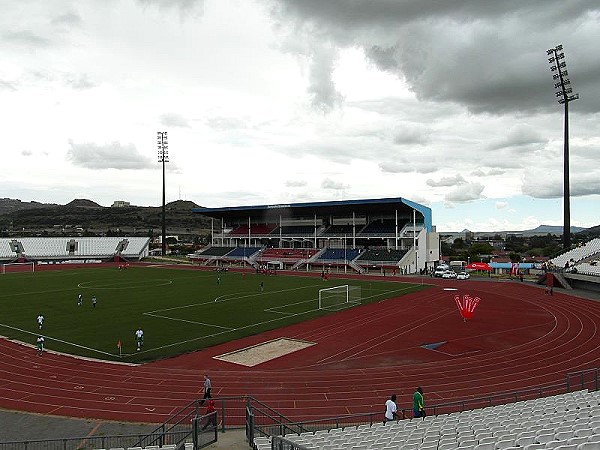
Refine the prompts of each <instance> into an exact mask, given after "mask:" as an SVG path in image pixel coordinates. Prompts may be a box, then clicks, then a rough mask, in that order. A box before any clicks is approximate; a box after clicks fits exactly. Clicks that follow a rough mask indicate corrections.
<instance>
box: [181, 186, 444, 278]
mask: <svg viewBox="0 0 600 450" xmlns="http://www.w3.org/2000/svg"><path fill="white" fill-rule="evenodd" d="M193 212H194V213H198V214H202V215H204V216H207V217H209V218H211V235H212V240H211V245H210V246H209V247H207V248H206V249H203V250H201V251H199V252H197V253H195V254H193V255H189V257H190V259H191V260H192V261H194V262H197V263H199V264H202V265H206V266H211V265H215V266H218V265H223V264H242V265H251V266H253V267H257V266H260V265H267V266H269V267H273V268H282V269H294V270H302V269H306V270H311V269H316V270H318V269H325V268H327V269H329V268H331V267H338V268H339V267H344V270H346V269H347V268H351V269H352V270H354V271H356V272H358V273H363V272H365V271H368V270H369V268H371V269H373V268H376V269H379V270H382V269H386V268H389V269H390V270H396V269H397V270H400V271H402V272H403V273H417V272H419V271H426V270H428V269H431V268H433V267H434V265H435V264H436V263H437V261H438V260H439V235H438V234H437V232H436V231H435V227H434V226H433V224H432V216H431V209H430V208H428V207H426V206H423V205H420V204H418V203H415V202H412V201H409V200H406V199H404V198H383V199H368V200H345V201H331V202H312V203H292V204H278V205H259V206H238V207H223V208H195V209H194V210H193Z"/></svg>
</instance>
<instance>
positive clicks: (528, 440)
mask: <svg viewBox="0 0 600 450" xmlns="http://www.w3.org/2000/svg"><path fill="white" fill-rule="evenodd" d="M534 443H536V442H535V437H534V436H522V437H519V438H517V440H516V441H515V444H516V445H517V447H525V446H526V445H529V444H534Z"/></svg>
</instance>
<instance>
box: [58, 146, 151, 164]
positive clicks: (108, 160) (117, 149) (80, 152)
mask: <svg viewBox="0 0 600 450" xmlns="http://www.w3.org/2000/svg"><path fill="white" fill-rule="evenodd" d="M67 160H69V161H71V162H72V163H73V164H74V165H76V166H79V167H84V168H86V169H118V170H124V169H134V170H139V169H151V168H154V167H156V165H155V164H153V162H152V161H151V160H150V158H148V157H147V156H144V155H142V154H140V153H139V152H138V150H137V148H136V147H135V145H133V144H128V145H122V144H121V143H120V142H111V143H110V144H104V145H99V144H95V143H92V142H86V143H82V144H77V143H74V142H72V141H70V142H69V150H68V151H67Z"/></svg>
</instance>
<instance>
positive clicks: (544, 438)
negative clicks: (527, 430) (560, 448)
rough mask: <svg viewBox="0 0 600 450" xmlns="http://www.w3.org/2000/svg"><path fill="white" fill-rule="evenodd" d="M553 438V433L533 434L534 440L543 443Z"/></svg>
mask: <svg viewBox="0 0 600 450" xmlns="http://www.w3.org/2000/svg"><path fill="white" fill-rule="evenodd" d="M553 440H554V433H544V432H542V433H538V434H536V436H535V441H536V442H539V443H540V444H545V443H546V442H550V441H553Z"/></svg>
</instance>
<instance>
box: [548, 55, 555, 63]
mask: <svg viewBox="0 0 600 450" xmlns="http://www.w3.org/2000/svg"><path fill="white" fill-rule="evenodd" d="M555 60H556V58H555V57H554V56H553V57H552V58H548V62H549V63H550V64H552V63H553V62H554V61H555Z"/></svg>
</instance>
